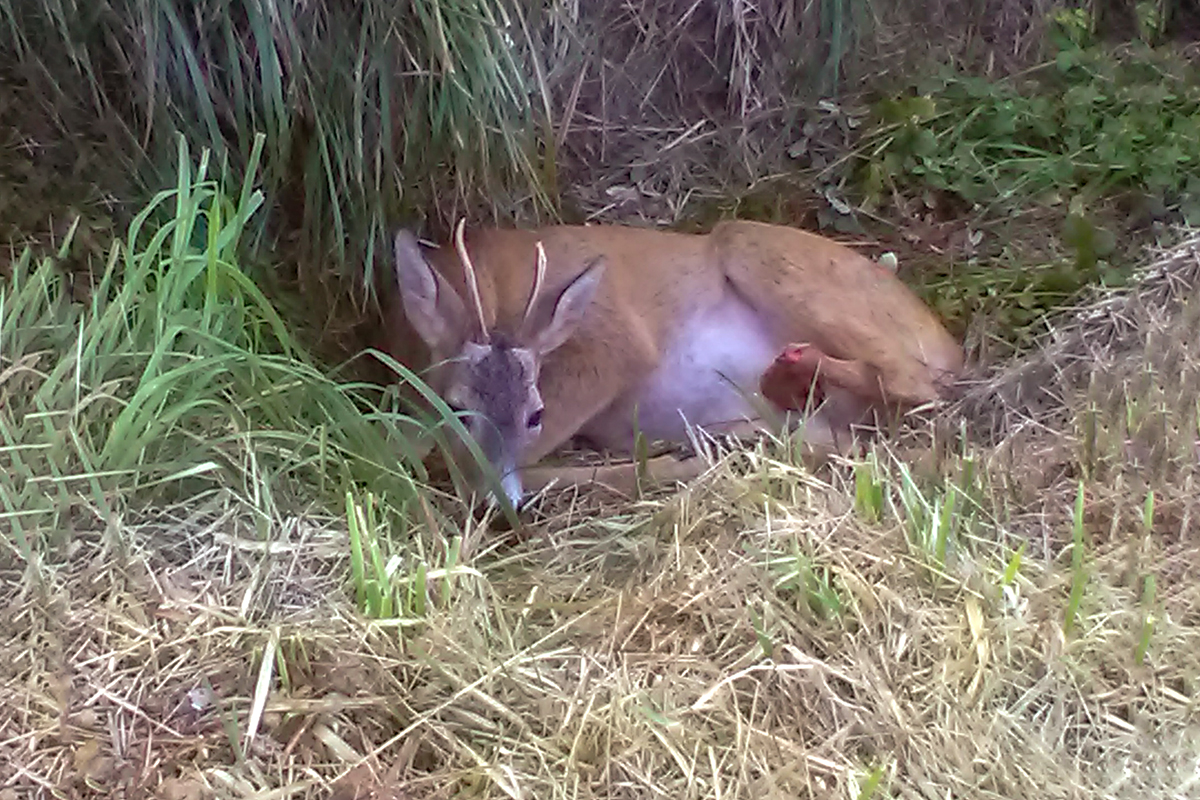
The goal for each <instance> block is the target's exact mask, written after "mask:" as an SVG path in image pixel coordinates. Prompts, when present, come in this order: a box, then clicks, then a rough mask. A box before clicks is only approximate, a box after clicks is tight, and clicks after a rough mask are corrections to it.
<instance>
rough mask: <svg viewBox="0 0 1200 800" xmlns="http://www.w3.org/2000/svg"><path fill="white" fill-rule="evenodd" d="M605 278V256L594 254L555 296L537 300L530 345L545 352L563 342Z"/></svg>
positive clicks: (581, 317) (577, 322) (580, 318)
mask: <svg viewBox="0 0 1200 800" xmlns="http://www.w3.org/2000/svg"><path fill="white" fill-rule="evenodd" d="M603 277H604V256H597V257H596V258H594V259H592V261H591V262H590V263H589V264H588V265H587V267H585V268H584V270H583V272H581V273H579V275H578V276H577V277H576V278H575V279H574V280H572V281H571V282H570V283H568V284H567V285H566V286H565V287H564V288H563V289H562V290H561V291H560V292H559V293H558V294H557V295H550V296H547V297H546V298H545V299H544V300H539V301H538V304H537V306H536V307H535V311H534V313H533V318H532V320H531V322H532V326H531V328H532V330H531V335H530V336H529V338H528V341H529V343H530V348H531V349H533V350H534V351H536V352H537V353H538V354H539V355H542V356H544V355H546V354H547V353H549V352H552V351H554V350H556V349H558V348H559V347H561V346H562V345H563V343H564V342H566V341H567V339H570V338H571V335H572V334H573V333H575V329H576V328H577V327H578V326H579V323H580V322H582V321H583V317H584V315H585V314H586V313H587V310H588V307H589V306H590V305H591V304H592V299H593V298H594V297H595V296H596V289H597V288H599V286H600V280H601V279H602V278H603Z"/></svg>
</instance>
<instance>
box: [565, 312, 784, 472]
mask: <svg viewBox="0 0 1200 800" xmlns="http://www.w3.org/2000/svg"><path fill="white" fill-rule="evenodd" d="M781 346H782V345H781V344H780V343H779V342H776V341H775V340H774V338H773V337H772V336H771V333H770V331H769V330H768V329H767V327H766V326H765V325H764V324H763V323H762V322H761V321H760V320H759V318H758V316H757V314H756V313H755V312H754V310H753V309H752V308H750V306H749V305H748V304H747V303H746V302H745V301H744V300H742V299H741V298H740V297H738V296H737V295H735V294H733V293H732V292H726V293H725V294H724V295H723V296H722V298H721V299H720V300H719V301H718V302H717V303H716V304H714V305H711V306H709V307H707V308H702V309H699V310H697V311H696V312H695V313H693V314H692V316H691V318H689V319H687V320H684V321H682V324H681V325H680V326H679V327H678V328H677V329H676V331H675V336H674V338H673V339H671V340H670V341H668V342H666V343H664V347H665V350H664V352H663V353H662V355H661V358H660V359H659V362H658V365H657V368H656V369H655V371H654V372H653V373H651V375H650V376H649V377H648V378H647V379H646V380H645V381H643V383H642V384H641V385H640V386H637V387H635V388H634V389H633V390H632V391H631V392H630V393H628V394H627V395H626V396H624V397H622V398H620V399H619V400H618V401H617V402H616V403H614V404H613V406H612V407H610V408H609V409H607V410H606V411H605V412H604V413H603V414H601V415H600V416H599V417H597V418H596V419H595V420H593V421H592V423H591V424H590V425H588V426H587V428H586V429H585V430H584V431H583V432H584V433H585V434H586V435H587V436H588V438H590V439H591V440H592V441H593V442H594V443H595V444H597V445H600V446H602V447H605V448H607V449H610V450H625V449H628V448H629V447H630V445H631V443H632V439H633V432H634V414H635V408H636V415H637V429H638V430H640V431H641V432H642V433H643V434H644V435H645V436H646V437H647V438H649V439H651V440H655V439H658V440H668V441H685V440H686V438H687V428H686V426H687V425H688V424H690V425H693V426H700V427H711V426H720V425H724V424H731V423H738V422H742V421H745V420H748V419H755V418H756V417H757V416H758V414H757V412H756V410H755V408H754V406H753V404H752V403H751V402H750V400H749V398H748V397H747V395H752V394H753V393H755V392H757V391H758V382H759V378H760V377H761V376H762V373H763V371H764V370H766V368H767V367H768V366H769V365H770V364H771V362H772V361H773V360H774V359H775V356H776V355H778V353H779V349H780V347H781ZM739 390H740V391H739ZM685 419H686V423H685Z"/></svg>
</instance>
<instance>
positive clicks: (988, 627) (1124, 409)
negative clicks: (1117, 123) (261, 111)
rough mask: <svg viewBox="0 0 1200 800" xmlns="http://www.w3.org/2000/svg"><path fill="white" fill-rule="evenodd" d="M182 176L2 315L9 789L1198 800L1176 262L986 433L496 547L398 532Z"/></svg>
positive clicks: (591, 516) (367, 433)
mask: <svg viewBox="0 0 1200 800" xmlns="http://www.w3.org/2000/svg"><path fill="white" fill-rule="evenodd" d="M203 163H204V160H203V159H201V165H202V166H201V168H200V169H199V170H198V171H197V173H196V174H193V172H192V168H191V167H190V166H188V165H189V161H188V159H187V158H186V153H181V164H183V165H184V166H183V168H182V169H181V174H180V177H179V180H178V181H177V185H176V188H175V189H173V190H172V191H170V192H168V193H165V194H164V195H163V197H162V198H160V201H159V203H157V204H155V205H153V206H151V207H150V208H149V209H148V213H147V215H146V216H145V218H144V220H143V221H142V222H141V223H140V227H135V228H134V229H132V230H131V231H130V234H129V235H128V236H127V237H126V239H125V240H124V241H122V242H120V243H116V244H114V246H113V249H112V252H113V254H114V255H113V256H112V263H117V264H119V265H120V266H121V269H120V270H118V269H111V270H109V271H107V272H105V273H104V274H105V275H106V276H110V277H108V278H107V279H106V280H103V281H101V282H99V284H98V286H97V290H96V293H95V294H94V295H93V297H92V299H91V300H90V302H89V303H88V304H87V305H86V306H85V307H75V308H74V310H72V308H71V307H68V306H67V305H66V304H65V302H64V301H63V300H62V299H61V297H60V295H59V291H60V290H59V288H58V286H57V284H56V283H55V275H56V273H55V270H54V266H53V259H48V260H41V261H38V262H34V261H33V260H32V259H31V258H30V257H26V258H25V260H24V261H22V262H21V269H20V270H18V272H17V274H16V277H15V278H14V280H13V281H12V283H11V284H9V285H8V287H7V288H6V291H5V293H4V296H3V297H4V302H3V305H2V308H3V323H2V324H3V325H4V326H5V327H3V328H0V330H2V331H3V338H0V343H2V344H3V347H2V349H0V358H4V359H5V361H4V362H3V370H0V375H3V382H2V383H0V386H2V387H3V390H4V391H5V393H6V394H5V404H4V406H3V409H4V410H3V420H4V428H3V433H4V435H5V437H6V442H5V449H4V450H3V454H4V456H5V457H6V458H10V459H12V461H11V463H10V465H9V469H8V470H6V475H5V477H4V478H3V480H4V481H5V482H4V483H3V484H0V486H2V487H3V488H2V491H3V495H2V496H3V498H4V501H5V502H6V503H7V507H6V513H5V516H4V517H3V518H2V520H3V525H4V531H5V534H6V535H5V538H4V540H3V544H4V550H3V554H2V557H0V574H3V577H4V580H3V581H0V586H3V587H4V589H3V594H2V595H0V605H2V607H3V608H4V609H5V611H4V613H3V614H2V615H0V729H2V730H4V731H6V735H5V736H4V737H3V738H2V739H0V781H3V782H4V784H5V786H6V787H9V788H12V789H13V790H14V791H17V792H34V793H36V792H38V791H47V792H48V791H51V790H52V791H54V792H58V793H60V794H61V795H63V796H70V797H80V798H87V797H111V796H113V795H114V794H116V793H126V794H129V795H131V796H137V795H141V796H157V797H165V798H217V797H252V796H262V795H263V794H272V796H290V797H313V798H316V797H334V798H338V800H349V798H359V797H364V796H372V797H376V798H392V799H393V800H396V799H398V798H412V797H444V796H448V795H458V796H473V797H497V798H499V797H509V798H511V797H533V796H536V797H547V798H555V797H564V798H565V797H581V798H591V797H596V798H600V797H612V796H651V795H653V796H665V797H683V798H686V797H698V798H708V797H712V798H716V797H720V798H764V797H765V798H772V797H779V798H784V797H787V798H795V797H801V798H803V797H821V798H824V797H829V796H847V795H848V796H853V797H904V796H908V795H921V796H924V795H925V794H927V793H928V792H930V791H932V792H933V793H934V794H936V796H939V797H941V796H946V795H950V796H967V797H992V798H1025V797H1031V796H1038V797H1064V798H1075V797H1080V798H1082V797H1088V798H1144V797H1150V796H1153V797H1188V796H1190V795H1191V794H1192V793H1194V791H1195V789H1196V786H1197V784H1196V782H1195V780H1196V779H1195V775H1196V774H1197V769H1198V768H1200V750H1198V749H1197V746H1196V743H1197V741H1200V736H1198V734H1200V718H1198V717H1197V714H1196V703H1195V692H1196V671H1195V664H1196V654H1197V653H1200V626H1197V622H1196V620H1197V619H1200V617H1198V615H1197V610H1198V609H1200V590H1198V589H1197V587H1200V580H1197V578H1198V577H1200V576H1198V575H1197V565H1198V564H1200V558H1198V553H1197V548H1196V545H1195V542H1194V536H1193V534H1192V528H1193V527H1194V523H1192V522H1191V520H1193V519H1194V518H1195V516H1194V515H1195V511H1196V501H1195V493H1194V491H1192V489H1191V486H1192V485H1193V483H1194V478H1195V473H1196V464H1195V459H1194V458H1189V457H1188V455H1187V454H1188V453H1194V448H1195V447H1196V442H1197V439H1198V437H1197V428H1196V421H1195V420H1196V416H1195V402H1194V398H1195V386H1196V384H1195V380H1196V375H1197V365H1200V352H1197V341H1200V340H1198V339H1197V338H1196V337H1195V336H1194V335H1174V334H1181V333H1186V332H1189V331H1193V330H1194V326H1195V319H1196V313H1195V306H1194V305H1193V304H1192V302H1193V301H1192V300H1191V298H1193V296H1194V294H1195V291H1196V287H1197V276H1200V267H1198V266H1197V265H1198V264H1200V260H1197V256H1196V253H1195V251H1194V247H1191V246H1185V247H1182V248H1179V249H1178V250H1177V251H1175V252H1173V253H1171V254H1169V257H1168V258H1166V259H1165V260H1164V261H1163V263H1162V264H1160V265H1158V266H1157V268H1156V269H1155V270H1151V271H1150V272H1149V274H1148V276H1147V277H1145V278H1144V279H1142V280H1141V282H1137V283H1135V289H1134V290H1131V291H1128V292H1127V293H1126V294H1125V295H1120V296H1116V297H1114V298H1107V299H1105V300H1104V301H1103V302H1102V303H1100V304H1097V305H1096V306H1094V307H1090V308H1085V309H1083V310H1081V311H1080V313H1079V314H1078V316H1077V317H1076V318H1075V319H1076V322H1074V323H1071V322H1070V321H1069V320H1068V323H1069V324H1067V325H1065V326H1064V327H1063V331H1064V334H1063V338H1062V341H1063V342H1067V343H1068V345H1061V346H1058V347H1057V349H1056V347H1055V346H1054V345H1053V343H1051V346H1048V347H1047V348H1046V349H1045V350H1044V351H1043V355H1042V356H1040V358H1043V359H1044V360H1045V363H1039V362H1036V361H1034V362H1030V363H1028V364H1022V365H1017V367H1015V368H1013V369H1011V370H1006V371H1003V372H1001V373H1000V374H999V375H997V376H995V377H994V378H993V380H992V381H990V382H989V383H987V384H986V385H983V386H981V387H980V388H979V389H978V391H977V395H976V397H975V400H976V401H979V402H982V399H984V398H990V399H991V400H992V402H993V406H997V405H998V407H1000V408H1001V409H1002V410H1003V411H1004V413H1003V414H1000V416H999V420H1000V421H999V422H994V423H993V424H994V425H995V426H996V427H994V428H992V429H989V430H991V431H992V432H993V440H992V441H990V442H988V441H986V440H985V439H984V437H981V436H979V435H978V433H977V432H976V433H973V434H972V439H971V440H962V441H952V442H947V443H946V444H945V445H944V446H943V447H942V448H941V449H940V450H939V452H940V453H941V454H942V455H941V457H940V458H939V459H938V460H936V461H928V462H924V463H920V462H916V463H914V462H910V461H908V460H904V459H900V458H897V457H895V456H894V454H893V453H892V452H891V451H889V450H888V449H886V448H877V449H876V450H875V451H874V452H873V453H872V454H871V455H870V457H869V458H868V459H867V460H865V461H863V462H860V463H856V464H849V465H845V466H838V465H835V466H834V467H833V468H831V469H829V470H826V471H822V472H820V473H813V472H811V471H809V470H808V469H806V468H804V467H801V466H798V465H797V464H795V463H793V462H792V460H791V459H790V458H789V457H788V455H787V448H786V447H783V448H781V447H779V446H777V445H776V444H773V443H763V444H762V445H760V446H758V447H756V448H750V449H747V450H743V451H739V452H736V453H732V454H729V455H728V456H727V457H725V458H723V459H721V460H720V461H718V462H717V463H716V464H715V465H714V467H713V469H712V470H711V471H710V472H709V474H708V475H706V476H705V477H704V478H702V479H701V480H700V481H698V482H697V483H695V484H694V485H692V486H690V487H688V488H687V489H686V490H684V491H682V492H680V493H670V492H666V491H662V492H659V493H656V494H650V495H648V496H646V497H645V498H643V499H642V500H640V501H637V502H634V501H630V500H627V499H622V498H614V497H611V496H606V495H604V494H603V493H602V492H600V491H598V490H593V491H589V492H578V491H562V492H557V493H551V494H550V495H548V496H547V497H546V498H545V500H544V501H543V502H542V503H541V505H540V506H539V507H538V508H537V509H535V510H534V513H533V516H532V517H531V518H529V519H528V520H527V521H526V524H525V525H524V526H523V527H522V528H521V529H520V530H519V531H518V533H519V534H522V535H521V536H520V537H518V538H517V539H516V540H512V539H505V538H503V537H501V536H499V535H498V534H497V533H495V532H493V531H488V530H486V529H485V528H482V527H479V526H476V525H474V524H472V522H471V517H469V516H461V515H459V516H457V518H458V519H463V520H464V522H463V524H462V525H460V526H451V525H448V524H446V522H445V521H444V520H443V519H441V518H440V517H438V516H437V515H436V513H435V512H436V506H434V504H433V503H432V500H433V498H432V496H431V495H429V494H428V493H426V492H425V491H424V490H421V491H420V492H419V493H418V494H417V495H415V498H416V502H415V503H411V502H410V506H411V508H410V510H414V511H415V512H416V513H408V514H397V513H392V512H391V511H390V510H389V507H390V508H395V506H397V505H402V504H403V502H404V498H410V497H414V495H412V494H411V493H410V492H409V490H410V487H411V484H410V482H409V479H408V478H407V476H406V475H405V473H404V472H402V471H401V468H400V467H399V466H396V465H394V464H395V463H398V462H389V461H386V457H387V456H386V453H384V452H382V451H384V450H385V449H386V448H387V447H389V445H388V444H387V443H386V442H385V441H384V437H382V436H380V435H379V434H380V431H381V426H384V427H382V430H386V429H387V428H386V423H387V419H384V418H377V417H376V416H372V412H371V408H372V406H371V405H370V404H369V403H368V402H366V399H363V398H359V397H358V396H356V395H355V392H354V387H347V386H341V385H337V384H334V383H331V382H329V381H328V380H326V379H323V378H322V377H321V376H320V375H319V374H317V373H315V372H310V371H309V369H310V368H309V367H307V366H306V365H305V358H304V356H303V354H302V353H300V352H299V351H298V350H297V349H296V348H295V347H294V346H293V345H292V344H291V343H290V342H289V339H288V336H287V332H286V329H285V328H284V327H282V326H280V325H279V324H278V322H277V320H276V319H275V318H274V316H273V314H272V312H271V310H270V307H269V306H268V305H267V304H265V303H264V302H263V301H262V300H261V298H259V297H258V296H257V295H256V293H255V292H254V289H253V285H252V283H251V282H249V281H248V279H247V278H246V276H245V273H244V272H242V271H240V270H238V269H236V267H235V265H236V259H235V258H234V257H233V256H232V253H233V251H232V250H231V249H230V248H232V247H234V244H235V242H236V239H237V238H238V236H239V235H240V234H241V228H240V226H239V220H242V219H244V218H245V217H246V216H247V215H249V214H251V213H252V212H253V210H254V204H255V197H256V195H255V193H254V192H253V191H252V190H251V189H249V188H248V187H243V188H242V190H241V191H240V192H238V193H237V195H236V198H234V197H227V196H226V195H225V194H224V193H222V192H220V190H219V185H220V184H219V183H218V182H213V181H211V180H210V179H207V178H206V174H205V170H204V169H203ZM155 209H162V210H163V212H164V213H162V214H161V215H156V214H155V211H154V210H155ZM106 266H107V265H106ZM218 308H220V309H221V313H220V314H218V313H216V310H217V309H218ZM1110 329H1111V330H1113V331H1118V332H1120V333H1121V335H1120V336H1119V337H1115V336H1113V335H1111V332H1110ZM1070 342H1075V344H1069V343H1070ZM1105 343H1107V344H1105ZM1079 353H1088V354H1089V355H1088V356H1087V357H1086V358H1083V357H1080V356H1079ZM59 365H61V366H59ZM1030 370H1032V371H1033V372H1034V373H1035V376H1034V378H1032V379H1031V378H1030V377H1029V372H1030ZM1046 370H1049V372H1047V371H1046ZM1038 376H1040V377H1038ZM1055 376H1057V377H1055ZM1030 381H1032V385H1033V386H1034V388H1036V390H1037V392H1035V393H1033V394H1030V390H1029V388H1028V386H1029V385H1030ZM1021 387H1027V388H1024V389H1022V388H1021ZM983 405H984V406H986V404H983ZM993 406H987V407H993ZM1160 407H1161V413H1160V412H1159V409H1160ZM984 410H986V408H985V409H984ZM967 415H968V417H972V418H978V419H979V420H980V421H981V422H982V421H986V420H985V419H984V417H985V416H986V415H985V414H983V413H982V411H981V410H980V409H979V408H976V409H974V410H968V412H967ZM1089 419H1090V420H1092V421H1091V422H1088V420H1089ZM56 421H57V422H60V423H62V424H61V425H59V426H57V429H56V426H55V425H54V422H56ZM950 421H951V422H954V421H955V418H953V417H952V418H951V419H950ZM335 428H336V430H335ZM1083 430H1093V431H1095V432H1096V435H1094V436H1092V437H1091V438H1090V439H1089V438H1087V437H1085V436H1081V435H1080V433H1079V432H1080V431H1083ZM58 431H62V433H59V432H58ZM918 432H920V431H918ZM1155 432H1158V433H1159V434H1160V435H1161V443H1160V444H1159V445H1156V444H1155V442H1154V441H1153V440H1152V438H1151V435H1152V434H1153V433H1155ZM972 440H973V441H975V442H976V444H971V441H972ZM1156 448H1157V449H1156ZM389 464H391V465H392V466H390V467H389ZM1100 467H1103V468H1102V469H1101V468H1100ZM356 478H357V479H359V481H360V482H356V481H355V480H354V479H356ZM322 484H324V486H325V487H326V491H324V492H323V491H321V488H322ZM39 487H42V488H39ZM366 487H369V488H370V489H373V490H375V492H379V493H381V494H383V495H384V497H383V498H382V499H381V498H380V497H378V496H376V495H375V494H374V493H373V492H372V491H369V490H367V488H366ZM293 488H294V489H296V491H289V489H293ZM305 493H307V495H308V497H310V498H318V499H321V502H318V503H314V504H309V505H297V504H296V503H294V502H284V499H287V500H294V499H295V498H297V497H302V496H303V495H304V494H305ZM397 498H399V499H397ZM426 512H428V514H426ZM54 544H57V545H58V547H57V548H53V549H51V548H49V547H47V545H54ZM22 575H24V576H25V578H26V579H25V580H21V579H20V578H21V576H22Z"/></svg>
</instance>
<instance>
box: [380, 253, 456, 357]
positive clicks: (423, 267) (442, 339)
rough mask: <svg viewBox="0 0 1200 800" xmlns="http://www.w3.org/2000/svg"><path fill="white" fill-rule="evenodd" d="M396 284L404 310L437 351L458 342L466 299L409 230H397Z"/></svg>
mask: <svg viewBox="0 0 1200 800" xmlns="http://www.w3.org/2000/svg"><path fill="white" fill-rule="evenodd" d="M394 247H395V256H396V283H397V285H398V286H399V287H400V297H401V299H402V300H403V301H404V313H405V315H406V316H407V317H408V321H409V323H410V324H411V325H412V326H413V329H414V330H416V332H417V335H418V336H420V337H421V339H422V340H423V341H424V342H425V344H426V345H428V346H429V348H430V349H431V350H434V351H437V352H447V351H449V350H451V349H453V348H454V347H456V346H457V345H458V343H459V342H460V341H462V338H463V331H464V330H465V329H466V314H465V309H464V307H463V303H462V299H461V298H460V297H459V296H458V293H457V292H455V291H454V289H453V288H452V287H451V286H450V284H448V283H447V282H446V280H445V278H443V277H442V276H441V275H439V274H438V273H437V271H436V270H435V269H434V268H433V267H431V266H429V262H428V261H427V260H426V259H425V256H424V255H423V254H422V253H421V246H420V245H419V244H417V237H415V236H413V235H412V233H410V232H409V231H407V230H400V231H398V232H397V233H396V241H395V246H394Z"/></svg>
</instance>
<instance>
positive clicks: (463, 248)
mask: <svg viewBox="0 0 1200 800" xmlns="http://www.w3.org/2000/svg"><path fill="white" fill-rule="evenodd" d="M466 225H467V220H466V218H465V217H464V218H462V219H460V220H459V221H458V225H456V226H455V227H454V249H455V250H457V251H458V257H459V258H460V259H462V262H463V272H464V273H465V274H466V278H467V288H468V289H469V290H470V291H471V300H472V302H473V303H474V304H475V315H476V316H478V317H479V331H480V333H481V335H482V336H483V343H484V344H487V342H488V341H490V339H491V336H490V335H489V334H488V327H487V322H486V320H484V318H483V300H481V299H480V297H479V283H478V282H477V281H476V280H475V265H474V264H472V263H471V257H470V256H469V255H467V245H466V243H465V242H464V241H463V228H465V227H466Z"/></svg>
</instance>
